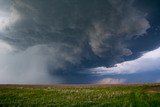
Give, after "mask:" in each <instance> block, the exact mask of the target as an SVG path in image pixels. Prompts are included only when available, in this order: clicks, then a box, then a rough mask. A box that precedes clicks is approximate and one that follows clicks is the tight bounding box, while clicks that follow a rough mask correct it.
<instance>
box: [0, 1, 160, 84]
mask: <svg viewBox="0 0 160 107" xmlns="http://www.w3.org/2000/svg"><path fill="white" fill-rule="evenodd" d="M159 5H160V2H159V1H158V0H154V1H153V0H141V1H139V0H0V83H1V84H10V83H11V84H18V83H26V84H27V83H28V84H35V83H39V84H42V83H50V84H52V83H67V84H70V83H77V84H79V83H95V84H115V83H145V82H160V76H159V75H160V35H159V34H160V20H159V17H160V13H159V11H160V7H159Z"/></svg>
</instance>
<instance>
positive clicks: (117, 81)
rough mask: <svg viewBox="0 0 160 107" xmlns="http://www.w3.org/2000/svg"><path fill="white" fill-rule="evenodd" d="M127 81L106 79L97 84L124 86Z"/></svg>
mask: <svg viewBox="0 0 160 107" xmlns="http://www.w3.org/2000/svg"><path fill="white" fill-rule="evenodd" d="M125 81H126V80H125V79H114V78H105V79H102V80H99V81H98V82H97V83H96V84H124V83H125Z"/></svg>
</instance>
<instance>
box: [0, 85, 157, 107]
mask: <svg viewBox="0 0 160 107" xmlns="http://www.w3.org/2000/svg"><path fill="white" fill-rule="evenodd" d="M0 106H2V107H17V106H18V107H26V106H27V107H32V106H33V107H35V106H37V107H45V106H54V107H77V106H78V107H160V84H158V83H157V84H125V85H118V84H117V85H90V84H86V85H59V84H57V85H7V84H6V85H0Z"/></svg>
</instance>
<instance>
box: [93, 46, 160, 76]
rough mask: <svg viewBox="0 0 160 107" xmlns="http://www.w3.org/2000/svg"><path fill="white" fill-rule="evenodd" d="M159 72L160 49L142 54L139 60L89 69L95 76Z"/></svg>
mask: <svg viewBox="0 0 160 107" xmlns="http://www.w3.org/2000/svg"><path fill="white" fill-rule="evenodd" d="M159 70H160V48H158V49H156V50H153V51H150V52H147V53H144V54H143V55H142V56H141V57H140V58H138V59H136V60H132V61H125V62H122V63H119V64H116V65H115V66H114V67H109V68H107V67H98V68H94V69H91V71H92V72H93V73H97V74H102V75H104V74H113V75H114V74H132V73H140V72H150V71H151V72H154V71H156V72H157V71H159Z"/></svg>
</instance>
